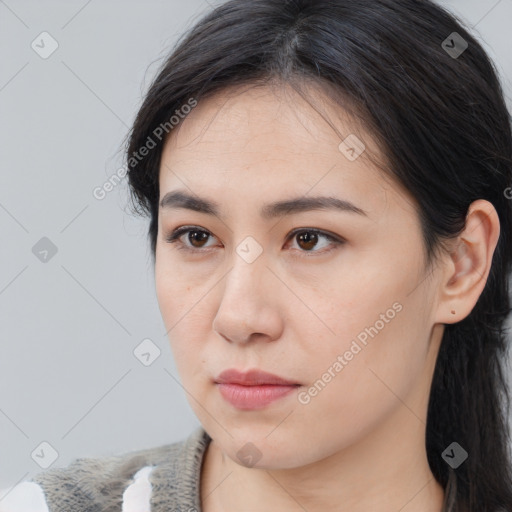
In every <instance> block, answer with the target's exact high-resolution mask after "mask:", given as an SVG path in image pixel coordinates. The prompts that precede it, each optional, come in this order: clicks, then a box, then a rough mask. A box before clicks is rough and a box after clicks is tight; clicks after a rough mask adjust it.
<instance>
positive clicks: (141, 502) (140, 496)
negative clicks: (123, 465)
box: [0, 466, 153, 512]
mask: <svg viewBox="0 0 512 512" xmlns="http://www.w3.org/2000/svg"><path fill="white" fill-rule="evenodd" d="M152 470H153V466H145V467H143V468H141V469H139V471H137V473H135V475H134V477H133V479H134V482H133V483H132V484H131V485H129V486H128V487H127V488H126V489H125V491H124V493H123V508H122V512H150V510H151V508H150V503H149V500H150V499H151V483H150V481H149V479H148V477H149V474H150V473H151V471H152ZM0 512H49V509H48V505H47V504H46V499H45V496H44V492H43V489H42V488H41V486H40V485H38V484H36V483H34V482H21V483H20V484H18V485H17V486H16V487H14V488H12V489H0Z"/></svg>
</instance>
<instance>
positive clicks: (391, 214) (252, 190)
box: [155, 88, 442, 468]
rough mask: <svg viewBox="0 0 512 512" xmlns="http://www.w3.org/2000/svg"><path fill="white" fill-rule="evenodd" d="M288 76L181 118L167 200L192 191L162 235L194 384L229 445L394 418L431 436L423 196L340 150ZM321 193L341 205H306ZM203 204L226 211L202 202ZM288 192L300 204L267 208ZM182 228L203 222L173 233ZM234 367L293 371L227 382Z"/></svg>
mask: <svg viewBox="0 0 512 512" xmlns="http://www.w3.org/2000/svg"><path fill="white" fill-rule="evenodd" d="M287 91H288V92H287V95H283V94H277V93H276V92H275V91H272V90H271V89H268V88H249V89H244V90H239V91H238V94H236V95H230V96H228V95H227V93H222V94H218V95H217V96H216V97H212V98H210V99H208V100H203V101H201V102H199V104H198V105H197V106H196V107H195V108H194V109H193V110H192V111H191V112H190V113H189V114H188V116H187V117H186V118H185V119H184V121H181V123H182V124H181V125H180V126H179V127H178V128H175V129H174V130H173V131H172V132H171V134H170V138H169V139H168V141H167V143H166V145H165V147H164V150H163V153H162V162H161V168H160V178H159V179H160V200H162V199H164V197H166V196H167V198H168V199H169V196H168V194H170V193H175V192H178V191H179V192H180V193H181V194H183V195H187V196H191V198H193V199H194V201H195V202H194V203H193V202H192V201H191V202H189V203H188V206H187V204H185V203H184V202H183V201H181V202H179V201H172V200H170V199H169V200H167V201H166V204H165V206H161V207H160V213H159V218H158V241H157V246H156V262H155V279H156V290H157V296H158V301H159V306H160V310H161V313H162V316H163V320H164V323H165V326H166V328H167V330H168V335H169V339H170V342H171V346H172V350H173V353H174V357H175V361H176V364H177V368H178V371H179V374H180V377H181V382H182V385H183V387H184V388H185V390H186V391H187V397H188V399H189V402H190V405H191V407H192V409H193V410H194V412H195V413H196V415H197V417H198V418H199V420H200V421H201V423H202V425H203V426H204V428H205V429H206V431H207V432H208V433H209V434H210V436H211V437H212V438H213V439H214V441H215V442H216V443H218V445H219V446H220V447H221V448H222V450H223V451H224V452H225V453H226V454H227V455H228V456H229V457H231V458H232V459H233V460H235V461H237V462H238V463H239V464H243V465H249V466H255V467H267V468H292V467H298V466H302V465H305V464H308V463H312V462H315V461H318V460H320V459H323V458H325V457H328V456H329V455H332V454H334V453H336V452H338V451H340V450H342V449H348V448H350V447H351V446H354V445H355V444H356V443H359V442H361V441H363V440H367V441H368V440H370V439H374V440H377V439H379V438H380V436H382V435H384V432H387V433H388V434H389V433H390V432H394V433H393V435H394V436H396V439H397V440H399V439H400V436H401V435H402V434H401V433H402V431H403V432H405V429H407V431H408V432H411V431H415V432H418V433H419V434H418V435H419V436H421V432H424V428H425V421H426V410H427V403H428V393H429V389H430V384H431V378H432V371H433V368H434V364H435V357H436V355H437V349H438V342H439V340H440V337H441V334H442V331H440V330H439V328H440V327H441V326H440V325H439V324H437V326H436V328H435V329H434V324H435V321H434V316H435V310H434V308H435V304H436V298H435V290H436V275H437V274H436V273H433V274H431V275H427V274H426V273H425V267H424V258H423V245H422V238H421V232H420V224H419V221H418V217H417V214H416V212H415V210H414V207H413V201H412V200H411V198H410V197H408V196H407V195H406V194H405V193H404V191H403V190H402V189H401V188H399V187H398V186H397V185H394V184H392V183H391V182H390V181H389V180H385V179H383V177H382V175H381V174H380V172H379V171H377V170H376V169H375V168H373V167H372V166H371V164H370V163H369V161H368V160H367V159H366V158H365V152H363V153H362V154H361V156H359V157H358V158H356V157H357V147H356V148H355V149H354V152H352V151H351V150H350V149H348V148H347V145H345V146H344V145H341V149H340V142H341V140H340V138H339V136H338V135H337V134H336V133H335V131H334V130H333V129H332V128H331V127H329V125H328V124H327V122H326V121H325V120H324V119H323V118H322V117H321V116H320V115H319V114H318V113H317V112H315V110H314V109H313V108H312V107H311V106H310V105H309V104H308V103H306V102H305V101H304V100H302V99H301V98H300V96H298V95H296V94H295V93H294V92H293V91H292V90H287ZM312 92H314V91H312ZM317 98H318V99H320V100H321V96H317ZM331 108H332V107H331ZM331 112H332V110H331ZM330 117H331V119H332V118H333V117H334V116H332V115H331V116H330ZM342 119H344V118H343V117H341V115H340V116H339V118H336V121H334V122H335V124H336V127H337V128H338V130H339V132H340V133H341V134H344V137H346V136H348V135H349V134H351V133H353V128H352V127H351V125H350V124H349V123H348V121H342ZM357 136H358V137H359V139H360V140H362V141H363V143H364V144H365V146H366V151H369V150H373V151H376V146H375V145H374V142H373V141H372V140H371V139H370V137H369V136H368V135H365V134H364V133H362V132H358V135H357ZM349 141H350V139H349ZM348 146H350V143H348ZM320 197H324V198H327V197H329V198H332V202H331V204H330V205H327V206H326V207H323V208H311V207H310V206H308V205H310V201H313V200H315V199H316V198H320ZM199 201H208V202H209V203H215V204H214V207H215V210H216V214H213V213H212V211H211V209H210V210H205V209H204V208H203V210H205V211H197V208H196V207H197V206H199V205H200V203H199ZM287 201H293V202H295V201H297V202H296V203H294V204H295V206H293V205H292V204H288V205H286V204H285V205H284V206H283V207H281V208H278V207H272V206H270V205H273V204H274V203H281V202H287ZM343 201H345V202H347V203H351V204H352V205H353V207H346V205H347V203H342V202H343ZM335 202H337V204H338V207H335V205H334V203H335ZM343 204H345V208H343V207H342V206H343ZM203 206H204V205H203ZM183 226H187V227H189V228H192V230H191V231H189V232H188V233H184V234H181V235H180V236H179V237H178V238H177V239H176V241H175V242H174V243H170V242H168V241H166V238H167V237H169V236H170V235H171V234H172V233H173V232H174V231H175V230H176V229H177V228H180V227H183ZM194 230H196V231H195V232H194ZM316 230H318V231H316ZM329 237H332V238H329ZM441 329H442V327H441ZM431 341H435V343H434V342H432V343H430V342H431ZM228 369H235V370H238V371H239V372H242V373H243V372H246V371H249V370H256V369H257V370H260V371H264V372H268V373H270V374H274V375H277V376H279V377H281V378H282V379H285V380H286V381H289V382H290V383H292V384H294V385H292V386H277V385H275V382H274V383H273V384H274V385H272V382H270V380H269V379H263V381H260V382H259V383H260V385H259V386H252V387H248V386H241V385H240V383H239V384H238V385H236V384H233V383H232V384H231V385H230V384H226V383H224V384H219V383H218V381H219V375H220V374H221V372H223V371H225V370H228ZM227 381H230V382H233V379H232V378H229V376H228V378H227ZM262 382H263V384H262ZM264 383H266V384H264ZM252 384H258V382H256V383H254V382H253V383H252ZM248 443H252V444H248ZM369 446H370V445H369ZM392 448H393V449H395V448H396V447H390V449H392Z"/></svg>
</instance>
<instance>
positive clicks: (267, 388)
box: [217, 384, 297, 409]
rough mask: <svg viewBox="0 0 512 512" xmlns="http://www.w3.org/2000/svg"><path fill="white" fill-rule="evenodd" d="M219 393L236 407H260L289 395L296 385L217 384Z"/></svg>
mask: <svg viewBox="0 0 512 512" xmlns="http://www.w3.org/2000/svg"><path fill="white" fill-rule="evenodd" d="M217 386H218V387H219V391H220V394H221V395H222V396H223V397H224V398H225V399H226V400H227V401H228V402H229V403H230V404H231V405H233V406H234V407H237V408H238V409H262V408H263V407H266V406H267V405H269V404H270V403H272V402H274V401H275V400H278V399H279V398H283V397H285V396H286V395H289V394H290V393H291V392H292V391H294V390H295V389H297V386H278V385H273V384H266V385H259V386H242V385H240V384H217Z"/></svg>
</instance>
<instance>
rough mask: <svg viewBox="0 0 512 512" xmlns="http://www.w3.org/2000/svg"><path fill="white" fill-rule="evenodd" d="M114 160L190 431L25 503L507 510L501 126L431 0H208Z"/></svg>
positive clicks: (508, 163) (77, 474)
mask: <svg viewBox="0 0 512 512" xmlns="http://www.w3.org/2000/svg"><path fill="white" fill-rule="evenodd" d="M126 158H127V165H128V169H129V174H128V176H129V183H130V187H131V192H132V198H133V199H134V206H135V210H136V211H138V212H141V213H146V214H148V215H149V217H150V224H149V238H150V245H151V249H152V254H153V256H154V264H155V281H156V290H157V296H158V301H159V306H160V310H161V313H162V317H163V319H164V322H165V324H166V327H167V329H168V335H169V340H170V343H171V346H172V349H173V354H174V357H175V360H176V363H177V367H178V370H179V373H180V377H181V381H182V385H183V387H184V389H185V391H186V393H187V397H188V398H189V401H190V404H191V407H192V408H193V409H194V411H195V413H196V415H197V417H198V418H199V420H200V422H201V428H200V429H198V430H197V431H196V432H193V433H192V434H191V435H190V436H189V437H188V439H187V440H185V441H183V442H180V443H175V444H172V445H167V446H160V447H156V448H153V449H151V450H141V451H138V452H131V453H128V454H124V455H120V456H118V457H111V458H103V459H79V460H77V461H75V462H74V463H73V464H71V465H70V466H69V467H67V468H63V469H53V470H50V471H47V472H45V473H41V474H39V475H38V476H37V477H36V478H35V479H34V481H32V482H26V483H24V484H22V485H24V486H25V487H24V492H25V493H26V495H28V493H29V492H30V491H29V490H30V489H33V490H34V492H35V493H36V494H37V495H38V496H39V501H40V506H39V509H38V510H40V511H42V510H48V511H52V512H53V511H57V510H64V509H66V510H73V511H80V510H84V511H85V510H102V511H114V510H123V511H125V512H126V511H132V512H133V511H138V512H142V511H148V510H152V511H164V510H165V511H169V510H181V511H184V510H188V511H197V512H198V511H203V512H219V511H226V512H231V511H240V510H253V511H260V510H261V511H263V510H265V511H266V510H282V511H299V510H307V511H308V512H313V511H318V510H322V511H323V510H333V511H334V510H336V511H351V512H360V511H367V510H378V511H379V512H388V511H397V510H400V511H402V512H409V511H414V512H441V511H442V512H448V511H451V512H456V511H457V512H462V511H464V512H477V511H478V512H487V511H489V512H490V511H498V510H502V511H505V510H507V511H508V510H512V484H511V481H512V480H511V466H510V454H509V447H508V441H509V437H508V429H507V428H508V425H507V416H506V408H505V407H504V406H506V405H508V389H507V387H506V381H505V375H504V370H505V367H504V364H505V362H506V357H507V349H508V345H507V340H506V333H505V328H504V322H505V320H506V318H507V315H508V313H509V311H510V303H509V295H508V291H509V289H508V277H509V275H510V265H511V260H512V254H511V250H512V243H511V242H512V241H511V234H512V225H511V221H512V211H511V201H510V198H511V196H512V194H511V192H512V188H511V186H512V135H511V125H510V117H509V113H508V112H507V109H506V106H505V103H504V99H503V93H502V89H501V87H500V84H499V81H498V78H497V73H496V71H495V68H494V66H493V64H492V63H491V62H490V61H489V58H488V57H487V55H486V54H485V52H484V51H483V49H482V47H481V46H480V44H479V43H478V42H477V41H476V39H475V38H474V37H473V36H471V35H470V34H469V33H468V32H467V31H466V30H465V29H464V28H463V26H462V25H461V24H460V23H459V22H458V21H457V20H456V19H455V18H454V16H453V15H451V14H449V13H448V12H446V11H445V10H443V9H442V8H441V7H439V6H437V5H435V4H433V3H431V2H430V1H427V0H421V1H419V0H400V1H398V0H372V1H365V2H362V1H360V0H336V1H323V0H315V1H313V0H288V1H282V0H231V1H228V2H226V3H224V4H223V5H221V6H220V7H218V8H217V9H215V10H214V11H213V12H212V13H210V14H209V15H207V16H206V17H205V18H204V19H203V20H201V21H200V22H199V23H198V24H197V25H196V26H195V27H194V28H193V29H192V30H191V31H190V33H189V34H188V35H187V36H186V37H185V38H184V39H183V40H182V41H181V43H180V44H179V46H178V47H177V48H176V49H175V50H174V51H173V53H172V54H171V55H170V57H169V58H168V60H167V61H166V63H165V64H164V66H163V67H162V69H161V71H160V73H159V74H158V76H157V77H156V79H155V80H154V82H153V84H152V86H151V87H150V89H149V91H148V93H147V96H146V98H145V101H144V103H143V105H142V107H141V109H140V111H139V113H138V115H137V118H136V120H135V123H134V125H133V128H132V130H131V132H130V134H129V140H128V143H127V152H126ZM18 487H19V488H21V487H22V486H18ZM16 493H17V494H18V495H19V494H20V493H21V491H16V490H15V491H13V492H12V493H11V494H12V496H14V498H11V503H13V505H11V508H5V507H6V506H4V509H2V510H6V511H10V512H12V511H13V510H17V509H16V508H15V507H16V505H15V503H18V504H19V503H21V501H19V500H21V498H17V497H16ZM34 499H36V498H34ZM16 500H18V501H16ZM4 501H6V502H7V498H6V499H5V500H4ZM1 506H3V505H2V502H0V507H1Z"/></svg>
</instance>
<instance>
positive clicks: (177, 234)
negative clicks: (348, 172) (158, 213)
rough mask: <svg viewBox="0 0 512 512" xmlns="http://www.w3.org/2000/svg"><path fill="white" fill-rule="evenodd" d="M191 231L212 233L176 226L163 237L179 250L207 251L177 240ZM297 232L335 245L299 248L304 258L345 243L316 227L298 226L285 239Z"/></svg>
mask: <svg viewBox="0 0 512 512" xmlns="http://www.w3.org/2000/svg"><path fill="white" fill-rule="evenodd" d="M192 231H197V232H199V233H207V234H208V235H211V234H212V233H210V231H208V230H206V229H202V228H199V227H198V226H182V227H180V228H176V229H175V230H174V231H172V232H171V233H170V234H169V235H167V236H166V237H165V241H166V242H168V243H171V244H172V243H174V244H177V249H178V250H180V251H186V252H189V253H194V254H199V253H201V252H203V253H205V252H208V249H211V247H210V248H206V249H201V248H191V247H189V246H187V245H185V244H184V243H183V242H182V241H181V240H179V238H181V236H182V235H184V234H187V233H190V232H192ZM299 233H315V234H317V235H319V236H322V237H325V238H326V239H327V240H329V241H330V242H332V243H334V244H335V247H331V248H330V249H327V250H322V251H313V250H311V251H304V250H299V252H301V253H304V254H305V256H304V257H306V258H310V257H311V255H312V254H313V255H315V254H326V253H328V252H331V251H333V250H335V249H337V248H338V247H339V246H340V245H343V244H344V243H345V240H343V239H342V238H340V237H336V236H333V235H331V234H329V233H327V232H326V231H322V230H321V229H316V228H298V229H294V230H293V231H292V232H291V233H289V235H288V236H287V238H286V240H287V241H288V240H290V239H293V238H294V237H295V236H296V235H298V234H299ZM300 257H302V256H300Z"/></svg>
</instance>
